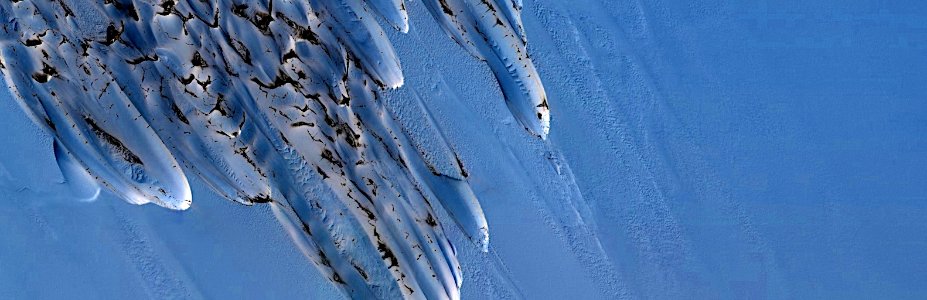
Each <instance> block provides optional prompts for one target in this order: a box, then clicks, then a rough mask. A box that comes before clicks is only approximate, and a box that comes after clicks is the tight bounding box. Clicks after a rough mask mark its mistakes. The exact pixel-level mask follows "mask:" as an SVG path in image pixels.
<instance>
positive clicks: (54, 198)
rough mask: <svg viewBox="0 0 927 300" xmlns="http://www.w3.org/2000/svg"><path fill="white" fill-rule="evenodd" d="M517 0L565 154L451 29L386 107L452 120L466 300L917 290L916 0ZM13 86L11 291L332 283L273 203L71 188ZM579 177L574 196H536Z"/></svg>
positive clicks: (419, 50)
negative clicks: (154, 202)
mask: <svg viewBox="0 0 927 300" xmlns="http://www.w3.org/2000/svg"><path fill="white" fill-rule="evenodd" d="M525 6H526V8H525V10H524V14H523V16H522V18H523V20H524V21H525V30H526V31H527V35H528V36H530V37H531V40H530V45H529V48H530V49H531V54H532V57H533V58H534V60H535V63H536V65H537V68H538V70H539V72H540V73H541V75H542V79H543V80H544V83H545V87H546V90H547V94H548V98H549V99H550V100H549V101H550V107H551V114H552V119H551V132H550V136H549V138H548V140H549V142H550V145H553V146H552V147H547V146H545V145H544V144H538V142H535V141H534V140H532V139H530V137H528V136H526V134H525V133H524V130H522V129H521V128H520V126H519V125H518V122H516V121H515V120H512V119H511V114H510V113H509V112H508V109H507V108H506V107H505V106H504V104H502V103H499V102H498V101H497V100H498V99H500V97H501V92H499V91H498V90H496V88H495V87H494V86H493V84H492V81H493V79H492V75H491V72H490V71H489V70H487V69H485V67H484V66H482V65H481V64H479V63H477V62H473V61H471V60H470V57H468V54H466V53H465V52H464V51H463V50H460V49H456V48H453V47H446V48H434V47H425V45H429V43H432V42H433V41H434V40H436V39H442V38H443V39H447V37H446V36H444V34H443V32H442V31H441V30H439V29H437V28H424V27H425V26H410V33H409V36H408V37H406V38H408V39H411V41H408V42H405V43H397V45H396V47H397V52H398V54H399V57H400V59H401V60H402V61H403V66H404V68H405V70H406V72H405V74H406V87H407V88H405V89H400V90H397V91H395V93H393V94H390V95H387V98H388V103H389V104H390V105H391V108H394V109H395V110H396V111H397V114H398V115H399V119H400V120H399V121H400V122H401V123H403V124H404V126H407V127H411V126H413V124H416V122H420V121H421V120H420V119H416V118H415V117H417V116H419V114H418V113H417V111H416V110H415V109H419V110H421V109H427V111H429V112H431V113H432V114H433V115H434V116H435V120H434V123H435V124H438V125H437V126H440V127H441V128H445V129H450V130H448V134H447V136H446V138H447V140H450V141H451V144H453V145H454V147H455V150H456V151H458V152H459V153H460V155H461V156H462V157H461V159H462V160H463V161H464V162H466V167H467V168H466V169H467V171H468V172H469V173H470V176H471V178H472V179H471V181H472V182H471V184H472V185H473V187H474V193H476V194H477V196H479V197H480V199H481V205H482V206H483V209H484V211H485V212H486V216H487V221H488V223H489V224H491V226H492V227H491V234H492V237H493V238H492V241H491V242H490V252H489V253H488V254H482V253H481V252H480V251H478V249H474V246H473V245H472V244H467V243H466V242H465V239H464V238H462V237H460V235H459V233H456V234H458V236H456V237H455V236H454V235H455V233H454V232H449V233H448V234H449V235H451V237H452V239H455V245H456V246H457V248H458V254H459V256H460V261H461V266H462V267H463V268H464V270H463V274H464V284H463V288H462V293H463V295H462V296H463V298H465V299H475V298H490V297H492V298H505V297H508V296H518V295H520V296H522V297H524V298H529V299H533V298H563V297H575V298H614V297H612V296H615V295H617V296H627V297H629V298H656V299H672V298H676V299H688V298H708V299H711V298H724V299H738V298H740V299H757V298H773V299H779V298H803V299H821V298H830V299H833V298H848V299H853V298H855V299H874V298H890V299H917V298H923V297H924V296H925V295H927V287H925V286H923V284H922V282H924V281H925V279H927V278H925V277H927V276H925V275H927V256H925V254H924V253H923V248H924V244H925V242H927V236H925V235H927V228H925V226H927V225H924V224H925V222H924V221H925V217H924V213H925V212H927V203H925V200H927V199H925V197H927V184H925V183H927V173H925V172H927V171H925V166H927V164H925V162H927V161H925V160H927V157H925V153H927V144H925V138H924V134H923V132H924V131H925V129H927V104H925V102H924V101H925V100H924V99H927V87H925V86H924V85H923V84H922V81H923V79H924V78H927V77H925V75H927V74H925V72H927V71H925V70H927V68H925V67H927V58H925V55H924V53H925V51H924V50H925V48H927V44H925V42H924V41H925V40H927V19H925V18H923V16H925V15H927V7H925V4H921V3H919V2H913V1H911V2H910V3H903V2H897V3H893V4H892V5H891V6H888V5H887V4H884V3H874V2H866V1H858V2H836V1H834V2H832V3H828V2H817V3H811V4H809V3H797V2H796V3H791V4H790V3H766V2H756V3H750V2H747V3H738V4H729V3H726V2H720V1H718V2H702V3H699V4H692V3H690V2H689V1H664V2H648V3H642V4H631V3H625V2H623V1H609V0H601V1H592V0H588V1H575V2H571V3H566V2H563V1H555V0H537V1H530V0H529V1H525ZM409 10H410V12H409V13H410V18H411V22H412V23H413V24H415V23H418V22H425V21H427V20H426V18H429V16H427V12H425V10H424V8H422V7H421V5H420V3H412V4H410V8H409ZM394 40H396V39H394ZM8 97H9V95H4V96H2V99H3V101H2V102H3V105H2V106H0V107H2V109H3V110H2V111H3V114H2V115H3V121H2V122H3V123H2V124H3V125H4V126H2V128H0V130H2V134H3V136H4V141H6V144H5V146H4V147H2V148H0V154H2V155H0V167H2V168H0V178H2V181H0V186H2V188H3V193H4V196H3V198H4V200H5V201H0V236H2V239H0V294H2V295H12V297H13V298H33V297H39V298H51V297H55V296H75V295H80V296H87V297H109V298H117V297H136V296H149V297H158V298H164V297H170V296H189V297H192V298H200V297H206V298H222V297H231V296H242V297H248V296H253V297H260V296H276V297H313V298H328V297H334V296H336V295H338V292H337V291H336V290H334V289H333V288H332V287H330V286H329V284H328V283H327V281H325V280H324V279H323V278H322V277H321V276H320V274H318V273H317V272H315V271H314V268H312V266H311V265H310V263H309V262H307V261H306V260H305V258H303V257H302V256H301V255H300V254H299V252H298V251H297V250H296V249H295V248H294V247H293V245H292V243H290V241H289V239H288V237H286V235H285V232H284V231H283V230H282V229H281V228H280V227H279V225H277V223H276V221H274V219H273V216H272V215H271V213H270V212H269V209H267V208H266V207H262V206H257V207H251V208H248V207H243V206H237V205H234V204H231V203H228V202H226V201H220V200H219V199H218V198H217V197H212V196H202V197H201V198H198V201H197V202H195V204H194V205H193V206H192V207H191V208H190V210H188V211H186V212H183V213H179V212H171V211H166V210H163V209H158V208H156V207H151V206H144V207H136V206H131V205H127V204H124V203H122V202H120V201H117V200H115V197H113V196H112V195H108V194H107V193H103V195H101V197H100V199H99V200H98V201H96V202H92V203H82V202H75V201H67V200H66V199H65V198H67V196H68V195H67V194H66V192H64V191H65V190H64V189H63V188H66V187H62V186H61V185H60V184H58V183H57V182H60V181H61V175H60V174H59V173H58V169H57V166H56V165H55V163H54V159H53V152H52V146H51V141H50V139H49V138H48V137H47V136H44V135H42V134H41V133H40V131H39V130H38V129H37V128H36V127H34V126H33V125H32V124H31V123H30V122H29V120H28V119H27V118H26V117H25V115H23V114H22V113H21V112H20V110H19V109H18V108H17V107H16V105H15V103H13V101H12V100H11V99H8ZM417 99H420V102H419V100H417ZM421 107H425V108H421ZM414 132H415V133H416V134H420V135H421V136H423V138H422V139H421V140H427V137H429V136H432V135H433V134H428V132H427V131H424V130H415V131H414ZM422 144H424V145H425V147H427V145H428V144H427V143H425V142H422ZM537 157H543V159H541V160H538V159H537ZM542 167H543V168H542ZM522 171H527V172H522ZM568 171H571V173H572V175H573V176H566V175H558V176H560V177H556V176H551V177H541V176H540V175H535V174H543V175H553V174H568V173H569V172H568ZM519 172H522V173H519ZM570 179H572V180H575V187H576V191H575V192H573V191H570V190H566V191H559V192H562V193H563V196H562V198H558V197H559V196H550V194H554V193H555V192H556V191H552V192H551V193H540V192H537V191H535V190H539V191H545V190H544V189H545V188H546V187H545V186H547V185H548V184H554V183H555V184H557V186H558V187H570V186H572V182H569V180H570ZM193 189H194V193H195V194H197V195H209V193H208V192H207V191H206V188H204V187H203V186H202V183H198V182H196V181H194V184H193ZM49 191H52V192H49ZM54 191H59V192H57V193H53V192H54ZM197 192H199V193H197ZM576 194H581V195H582V198H581V199H580V198H578V197H576ZM213 198H215V199H213ZM556 199H570V200H575V202H572V203H569V205H568V206H566V208H573V210H567V209H564V207H563V206H557V205H561V204H562V203H561V202H555V201H548V200H556ZM580 200H581V201H580ZM571 212H575V215H581V216H584V217H587V218H584V219H583V222H577V221H576V219H575V218H570V217H569V213H571ZM588 216H594V218H588ZM563 224H568V225H569V226H564V225H563ZM451 231H453V230H451ZM595 241H598V242H599V244H595ZM49 282H54V283H55V284H54V288H49Z"/></svg>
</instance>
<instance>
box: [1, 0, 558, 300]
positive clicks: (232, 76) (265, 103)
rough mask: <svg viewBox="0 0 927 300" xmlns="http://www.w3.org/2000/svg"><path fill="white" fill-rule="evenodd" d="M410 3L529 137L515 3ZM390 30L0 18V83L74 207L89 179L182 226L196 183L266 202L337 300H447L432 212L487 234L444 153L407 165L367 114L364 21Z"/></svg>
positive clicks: (330, 11)
mask: <svg viewBox="0 0 927 300" xmlns="http://www.w3.org/2000/svg"><path fill="white" fill-rule="evenodd" d="M425 3H426V6H427V7H428V8H430V10H431V12H432V14H433V15H434V16H435V18H437V19H438V20H439V22H440V23H441V24H442V25H443V26H444V27H445V28H446V30H447V32H448V33H449V34H450V35H451V36H452V37H453V39H454V40H456V41H457V43H458V44H459V45H461V46H463V47H464V48H466V49H467V50H468V51H470V53H471V54H472V55H473V56H475V57H477V58H479V59H480V60H482V61H485V62H487V64H488V65H489V66H490V68H491V69H492V70H493V72H494V73H495V75H496V76H495V77H496V79H497V80H498V82H499V84H500V86H501V87H502V90H503V91H504V94H505V97H504V98H502V97H500V100H502V99H504V101H505V103H507V104H508V106H509V107H510V108H511V111H512V113H513V114H514V116H515V117H516V119H518V120H519V122H521V124H522V125H523V126H525V128H526V129H528V131H529V132H530V133H533V134H536V135H539V136H540V137H542V138H543V137H546V135H547V132H548V123H549V115H548V112H547V102H546V101H547V100H546V96H545V95H544V90H543V87H542V86H541V83H540V79H539V77H538V75H537V73H536V71H535V69H534V66H533V64H532V62H531V60H530V59H529V58H528V55H527V52H526V45H525V36H524V34H523V32H522V30H521V28H522V27H521V23H520V22H521V21H520V19H519V18H518V14H519V12H518V10H519V9H520V4H516V3H515V2H510V1H507V0H502V1H495V2H490V1H469V0H463V1H446V0H442V1H425ZM371 8H375V9H376V11H378V12H379V14H374V13H372V12H371ZM406 14H407V13H406V9H405V4H403V1H402V0H398V1H366V2H363V1H335V0H313V1H307V0H299V1H284V0H268V1H232V0H222V1H194V0H191V1H140V0H117V1H94V0H62V1H32V0H25V1H16V2H4V3H3V4H0V19H3V20H4V24H3V25H2V26H3V27H2V34H3V38H2V57H0V59H2V62H3V64H2V66H0V69H2V71H3V73H4V77H5V78H6V79H7V84H8V85H9V87H11V88H12V92H13V94H14V95H15V98H16V99H17V100H19V101H20V103H21V106H22V107H23V108H24V109H25V110H26V111H27V112H28V113H29V115H30V116H31V117H32V119H33V120H34V121H35V122H36V123H37V124H39V125H40V126H41V127H43V128H45V129H46V130H47V131H48V132H49V133H50V134H52V135H53V136H54V137H55V145H54V148H55V154H56V158H57V160H58V161H59V164H60V166H61V169H62V173H63V175H64V177H65V179H66V180H67V181H69V182H70V183H72V185H73V186H75V193H76V194H77V195H80V196H81V197H88V198H92V197H95V195H96V194H97V193H98V190H99V189H98V188H96V187H94V186H93V185H94V181H96V182H99V183H100V184H101V185H102V186H104V187H105V188H107V189H109V190H112V191H113V192H115V194H116V195H118V196H119V197H122V198H123V199H125V200H126V201H128V202H129V203H133V204H145V203H149V202H151V203H155V204H157V205H159V206H163V207H166V208H171V209H179V210H184V209H188V208H189V207H190V205H191V203H192V199H193V195H192V193H191V189H190V186H189V182H188V174H196V175H198V177H199V178H201V179H202V180H203V181H204V182H205V183H206V184H207V185H209V186H210V187H212V188H213V190H215V191H216V192H218V193H219V194H220V195H222V196H224V197H225V198H228V199H230V200H234V201H238V202H241V203H243V204H249V205H250V204H254V203H266V202H270V203H271V205H272V206H273V207H274V209H275V213H276V214H277V216H278V218H280V220H281V221H283V222H284V223H285V224H286V225H287V227H288V230H289V232H290V233H291V235H292V237H293V239H294V240H296V242H297V244H298V245H299V247H300V248H301V249H302V250H303V251H304V252H305V253H306V255H307V256H308V257H310V258H311V259H312V260H313V261H314V262H315V263H316V264H317V265H318V266H319V267H320V269H321V270H322V272H323V273H325V274H327V276H329V277H330V278H331V281H332V282H334V283H335V284H338V285H342V286H343V287H344V289H345V291H347V292H348V294H350V295H352V296H353V297H369V296H378V297H381V298H393V297H398V296H400V295H404V296H406V297H416V298H417V297H427V298H437V297H440V298H445V297H449V298H457V297H458V296H459V291H458V289H459V287H460V284H461V275H460V267H459V264H458V262H457V258H456V254H455V253H454V252H455V250H454V248H453V246H452V245H451V244H450V243H449V242H448V240H447V238H446V237H445V235H444V232H443V230H442V228H441V225H440V224H439V223H438V221H437V219H436V217H435V213H434V211H433V205H432V202H436V203H438V202H439V203H441V204H443V206H444V208H445V209H447V211H448V212H450V214H451V216H452V217H453V218H454V219H455V220H456V221H457V223H458V224H459V225H460V226H461V228H462V229H463V231H464V232H465V233H466V234H467V235H468V236H469V237H470V238H471V239H472V240H473V241H474V242H475V243H476V244H477V245H479V247H481V248H484V249H485V248H486V247H487V244H488V241H489V232H488V225H487V223H486V220H485V217H484V215H483V212H482V209H481V208H480V204H479V202H478V201H477V199H476V196H475V195H474V194H473V191H472V190H471V188H470V186H469V185H468V183H467V177H468V174H467V172H466V171H465V168H464V165H463V164H464V163H463V161H461V160H460V158H459V157H457V154H456V153H454V151H453V149H452V147H449V146H448V145H447V142H446V141H442V140H435V141H432V142H434V143H435V144H434V145H435V146H437V147H441V148H439V149H435V148H433V149H429V150H435V151H434V152H428V153H425V152H421V150H420V149H417V148H416V147H414V146H413V145H412V144H410V143H409V142H408V141H407V137H406V134H405V132H403V130H401V129H400V128H399V127H398V126H397V124H396V123H395V121H394V120H393V118H394V117H393V115H392V113H390V112H389V111H387V110H386V109H384V107H383V106H382V103H381V101H380V100H379V99H378V94H377V93H379V92H381V91H383V90H384V89H388V88H398V87H400V86H402V84H403V74H402V69H401V68H400V62H399V60H398V58H397V57H396V54H395V51H394V50H393V48H392V45H391V43H390V40H389V39H388V38H387V36H386V35H385V33H384V32H383V30H382V29H381V28H380V25H379V23H378V22H377V17H378V16H381V17H384V18H385V19H386V20H388V21H389V22H390V23H391V24H393V26H395V27H396V28H397V29H399V30H400V31H407V30H408V27H409V25H408V17H407V15H406ZM422 155H441V156H444V157H442V159H441V160H438V161H434V163H436V164H442V166H441V167H438V166H435V165H433V164H432V160H428V159H424V160H423V159H422ZM82 189H83V190H82Z"/></svg>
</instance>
